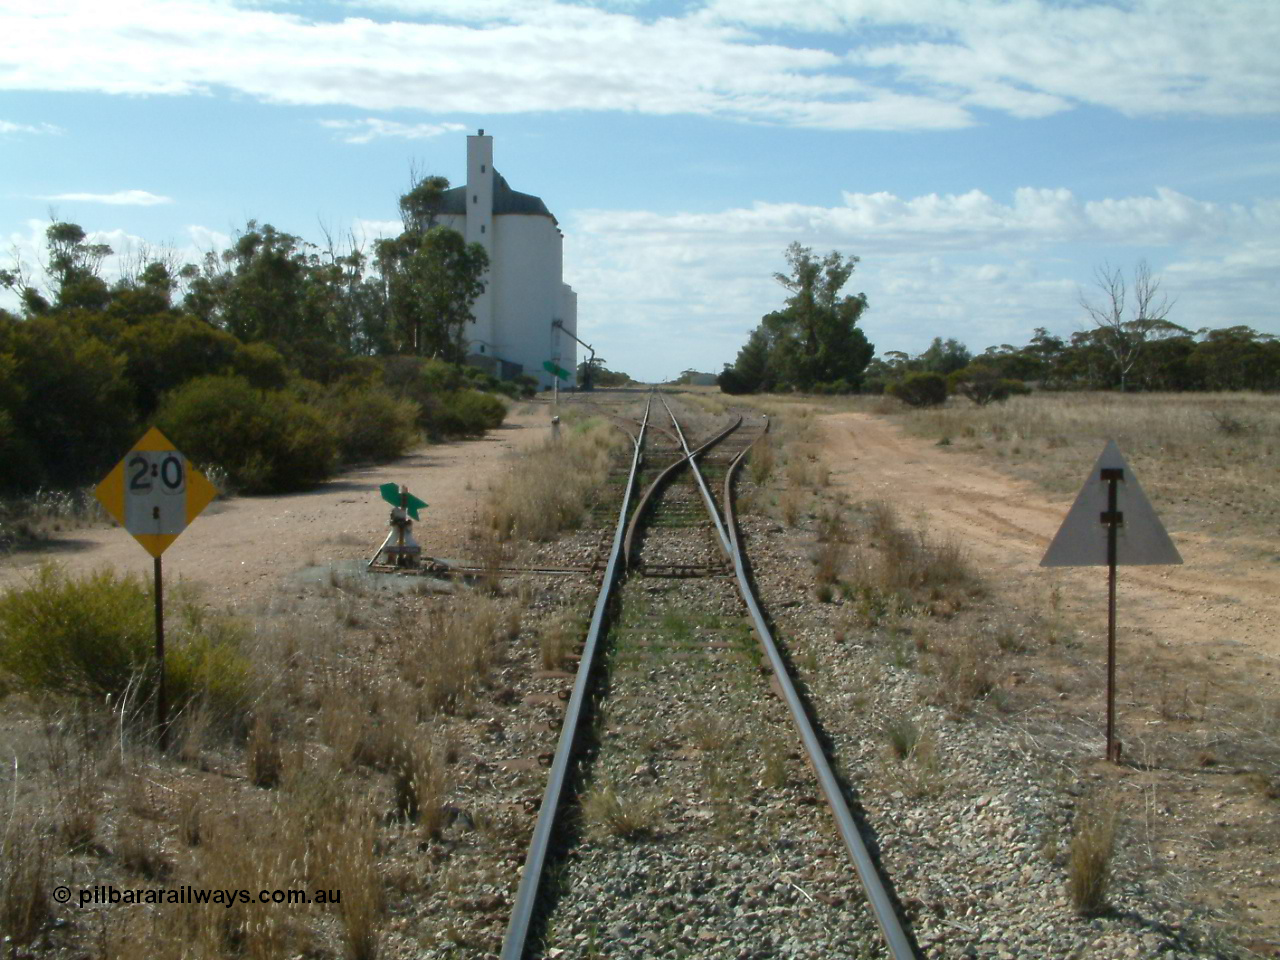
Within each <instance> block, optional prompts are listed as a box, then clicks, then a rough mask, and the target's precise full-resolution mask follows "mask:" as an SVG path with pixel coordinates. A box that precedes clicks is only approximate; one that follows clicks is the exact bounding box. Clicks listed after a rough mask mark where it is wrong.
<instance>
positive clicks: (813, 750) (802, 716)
mask: <svg viewBox="0 0 1280 960" xmlns="http://www.w3.org/2000/svg"><path fill="white" fill-rule="evenodd" d="M768 430H769V424H768V422H767V421H766V422H765V432H766V433H767V432H768ZM761 436H764V434H763V433H762V434H761ZM756 439H757V440H758V439H759V437H757V438H756ZM751 446H754V442H753V443H752V445H751ZM751 446H748V447H746V448H745V449H744V450H743V451H742V452H741V453H740V454H738V456H737V457H736V458H735V459H734V461H733V463H731V464H730V465H729V470H728V472H727V473H726V474H725V478H724V504H725V516H726V518H727V519H728V525H729V533H730V536H731V537H732V540H733V551H732V556H733V568H734V573H735V574H737V578H738V589H739V591H741V593H742V599H743V600H744V601H745V602H746V604H747V609H748V610H749V611H750V612H751V620H752V623H753V624H754V625H755V629H756V633H757V635H758V636H759V637H760V645H761V646H762V647H764V650H765V654H766V655H767V656H768V657H769V663H770V665H771V666H772V667H773V674H774V677H775V678H776V680H777V682H778V687H779V688H780V689H781V691H782V696H783V699H784V700H785V701H786V704H787V707H788V708H789V709H790V710H791V719H792V721H793V722H794V723H795V725H796V729H797V730H798V731H799V733H800V739H801V740H803V741H804V748H805V751H806V752H807V753H808V755H809V763H810V764H811V765H812V766H813V770H814V772H815V773H816V774H817V775H818V783H819V784H820V785H821V786H822V792H823V793H824V794H825V795H826V798H827V803H828V805H830V807H831V812H832V814H833V815H834V816H835V819H836V826H837V827H838V828H839V830H840V836H841V838H842V839H843V840H844V845H845V847H846V848H847V849H848V851H849V856H850V857H851V858H852V859H853V865H854V868H855V869H856V870H857V871H858V876H859V878H860V879H861V880H862V886H863V888H864V889H865V890H866V892H867V900H868V902H869V903H870V904H871V909H872V912H874V913H875V917H876V922H877V923H878V924H879V925H880V930H881V932H882V933H883V934H884V939H885V943H886V944H887V945H888V947H889V953H890V954H891V955H892V956H893V958H894V960H917V958H918V956H919V955H918V954H917V953H916V950H915V947H914V946H912V943H911V939H910V938H909V937H908V936H907V933H906V930H905V929H904V928H903V926H902V921H901V919H900V918H899V917H898V912H897V910H896V909H895V908H894V903H893V898H892V897H890V896H889V891H888V890H887V889H886V888H885V885H884V880H883V879H882V878H881V876H880V871H879V869H878V868H877V867H876V863H875V861H874V860H873V859H872V858H871V852H870V851H869V850H868V849H867V845H866V843H865V841H864V840H863V839H862V833H861V832H860V831H859V830H858V825H857V823H856V822H855V821H854V819H853V814H852V813H851V812H850V810H849V805H848V804H847V803H845V799H844V792H843V791H842V790H841V789H840V784H839V782H838V781H837V780H836V777H835V773H834V772H833V771H832V770H831V764H830V763H828V762H827V754H826V751H824V750H823V749H822V743H821V741H820V740H819V739H818V735H817V732H816V731H815V730H814V729H813V724H812V723H811V722H810V721H809V713H808V711H807V710H806V709H805V706H804V702H803V701H802V700H801V699H800V695H799V694H798V693H797V692H796V688H795V684H793V683H792V682H791V675H790V674H789V673H788V672H787V666H786V664H785V663H784V662H783V660H782V654H781V653H779V652H778V646H777V644H776V643H774V641H773V634H772V633H770V632H769V627H768V625H767V624H766V623H765V619H764V614H763V613H761V611H760V607H759V605H758V604H757V603H756V599H755V593H754V591H753V590H752V589H751V584H750V581H749V580H748V579H747V571H746V567H745V566H744V564H743V561H742V551H741V549H740V546H739V542H738V529H737V528H738V524H737V518H736V517H735V516H734V512H733V494H732V490H733V476H734V472H735V471H736V470H737V469H738V467H739V466H741V464H742V461H743V459H744V458H745V457H746V454H747V451H748V450H750V449H751ZM695 469H696V467H695Z"/></svg>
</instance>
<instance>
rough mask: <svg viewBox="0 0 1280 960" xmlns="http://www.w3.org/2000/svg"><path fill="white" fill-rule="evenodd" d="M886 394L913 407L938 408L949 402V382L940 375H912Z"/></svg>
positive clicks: (896, 384) (888, 389) (889, 389)
mask: <svg viewBox="0 0 1280 960" xmlns="http://www.w3.org/2000/svg"><path fill="white" fill-rule="evenodd" d="M885 392H886V393H888V394H889V395H890V396H891V397H897V398H898V399H899V400H901V401H902V402H903V403H905V404H907V405H908V406H912V407H936V406H939V405H940V404H943V403H945V402H946V400H947V381H946V380H945V379H944V378H943V376H942V374H940V373H912V374H909V375H908V376H907V377H906V378H905V379H904V380H901V381H899V382H898V383H891V384H890V385H889V386H888V387H887V388H886V389H885Z"/></svg>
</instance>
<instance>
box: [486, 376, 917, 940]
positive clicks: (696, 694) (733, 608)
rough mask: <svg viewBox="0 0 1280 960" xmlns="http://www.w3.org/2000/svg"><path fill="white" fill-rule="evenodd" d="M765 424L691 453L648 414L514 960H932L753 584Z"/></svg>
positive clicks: (543, 813) (737, 426)
mask: <svg viewBox="0 0 1280 960" xmlns="http://www.w3.org/2000/svg"><path fill="white" fill-rule="evenodd" d="M659 405H660V406H661V407H662V408H665V410H663V411H662V413H664V414H665V417H664V418H663V419H664V420H665V419H667V418H669V419H670V422H671V424H672V427H671V430H670V433H672V434H674V435H675V436H676V437H677V438H678V440H679V448H678V452H675V451H673V450H672V445H671V444H670V442H669V438H668V437H661V438H655V433H656V431H655V430H654V427H655V423H653V422H652V421H653V420H655V419H657V417H658V416H659ZM766 428H767V421H763V420H762V419H761V418H757V417H752V418H750V419H747V418H744V417H743V416H742V415H740V414H735V415H734V419H733V420H732V422H728V423H725V422H724V419H723V418H721V422H720V423H719V424H718V425H717V426H716V428H715V429H714V430H713V431H707V430H705V429H703V433H704V435H707V434H709V437H708V439H706V440H704V441H702V442H701V443H698V444H697V445H690V444H689V443H688V442H687V441H686V431H687V429H689V428H688V426H687V425H686V426H682V424H681V423H680V421H679V420H678V419H677V417H676V416H675V413H674V412H673V411H672V410H671V408H670V407H669V406H668V405H667V404H666V401H665V399H662V398H659V402H658V403H655V402H654V399H653V397H652V396H651V397H650V398H649V400H648V402H647V403H646V409H645V414H644V417H643V419H642V420H641V422H640V423H639V425H638V426H637V428H636V429H635V431H634V432H633V433H632V436H633V441H634V451H633V456H632V469H631V472H630V475H629V476H628V479H627V482H626V484H625V486H624V491H625V492H624V495H623V497H622V503H621V505H620V508H619V512H618V525H617V528H616V530H615V533H614V536H613V541H612V549H611V552H610V555H609V559H608V563H607V566H606V568H605V572H604V576H603V582H602V585H601V589H600V593H599V595H598V597H597V600H596V603H595V608H594V612H593V616H592V620H591V625H590V628H589V630H588V633H587V637H586V640H585V644H584V648H583V652H582V657H581V660H580V663H579V667H578V672H577V675H576V678H575V682H574V686H573V690H572V693H571V694H570V698H569V703H568V706H567V709H566V711H565V715H564V722H563V726H562V728H561V732H560V739H559V746H558V749H557V750H556V753H555V757H554V759H553V760H552V763H551V769H550V771H549V775H548V781H547V786H546V790H545V792H544V794H543V798H542V803H541V806H540V808H539V815H538V820H537V823H536V825H535V828H534V833H533V839H532V842H531V844H530V847H529V852H528V854H527V856H526V858H525V863H524V869H523V873H522V876H521V880H520V885H519V890H518V892H517V895H516V900H515V904H514V907H513V910H512V913H511V917H510V921H509V925H508V929H507V934H506V938H505V940H504V943H503V948H502V957H503V958H504V960H522V958H525V957H542V956H548V957H556V956H561V955H564V956H667V955H670V956H690V957H692V956H699V957H702V956H705V957H724V956H729V957H734V956H736V957H740V958H752V957H761V958H763V957H772V956H778V955H785V956H797V957H801V956H803V957H820V956H833V957H834V956H848V957H883V956H889V957H892V958H894V960H903V958H910V957H916V956H917V953H916V952H915V949H914V946H913V944H912V942H911V939H910V937H909V936H908V934H907V933H906V931H905V930H904V929H903V927H902V925H901V923H900V921H899V918H898V914H897V911H896V909H895V905H894V901H893V899H892V897H891V895H890V894H889V893H888V891H887V890H886V889H885V885H884V883H883V882H882V880H881V877H880V875H879V873H878V870H877V868H876V865H875V862H874V860H873V858H872V856H871V854H870V852H869V851H868V850H867V847H866V844H865V843H864V842H863V840H862V837H861V835H860V834H859V831H858V827H857V824H856V822H855V821H854V818H853V816H852V814H851V813H850V810H849V807H848V804H847V803H846V800H845V796H844V793H843V791H842V789H841V786H840V784H839V782H838V780H837V779H836V776H835V774H834V773H833V771H832V770H831V767H830V764H829V763H828V762H827V759H826V756H825V753H824V751H823V747H822V743H821V740H820V739H819V736H818V734H817V732H816V731H815V730H814V728H813V726H812V724H811V723H810V720H809V716H808V713H807V711H806V709H805V706H804V704H803V702H802V700H801V698H800V696H799V694H798V693H797V692H796V690H795V688H794V685H793V684H792V682H791V680H790V677H789V675H788V673H787V669H786V665H785V662H784V659H783V655H782V653H781V652H780V651H779V649H778V647H777V645H776V644H775V643H774V641H773V638H772V635H771V633H770V630H769V626H768V623H767V621H766V617H765V615H764V613H763V611H762V610H761V609H760V607H759V604H758V603H757V601H756V599H755V597H754V593H753V591H752V588H751V583H750V573H749V565H748V563H747V561H746V560H745V558H744V557H743V555H742V552H741V549H740V546H739V542H738V534H737V529H736V524H735V522H734V517H733V511H732V487H733V479H734V474H735V471H736V470H737V468H738V467H739V466H740V465H741V463H742V462H743V459H744V456H745V454H746V452H747V450H748V449H749V448H750V445H751V443H753V442H754V441H755V439H757V438H758V437H759V436H761V435H762V434H763V433H764V431H765V429H766ZM700 429H701V428H700ZM664 432H665V431H664ZM663 441H667V442H663ZM650 461H656V462H653V463H651V462H650ZM704 473H705V474H707V475H709V476H711V477H713V478H714V479H713V482H716V481H721V480H722V482H723V492H722V493H721V495H720V500H719V502H718V503H717V500H716V495H715V493H714V492H713V489H712V486H711V484H709V483H708V481H707V476H704ZM642 486H644V487H645V489H644V491H643V493H641V492H640V490H641V487H642ZM766 675H771V681H770V684H771V686H772V691H773V695H772V696H771V695H770V693H769V690H768V689H767V688H766V687H765V684H764V677H765V676H766ZM788 727H790V728H791V729H792V732H791V733H790V734H788V733H787V732H786V730H787V729H788ZM796 734H798V735H799V738H800V741H801V743H802V744H803V751H804V752H803V759H802V754H801V752H800V750H798V749H796V748H795V746H794V745H793V742H794V737H795V735H796ZM805 761H807V764H806V762H805ZM819 791H820V792H821V794H822V795H823V796H824V797H825V799H826V801H827V806H828V807H829V809H830V810H831V812H832V816H830V817H828V816H826V815H825V813H824V812H823V811H822V809H821V806H820V805H819V804H818V801H817V794H818V792H819ZM833 820H834V827H835V831H834V832H835V834H836V835H838V840H837V845H843V847H844V849H845V851H846V853H847V855H848V859H849V860H852V861H853V864H854V866H855V868H856V870H857V874H858V876H859V878H860V881H861V890H860V891H859V890H858V889H854V888H852V887H851V884H850V878H849V874H848V869H847V865H848V860H843V861H842V858H840V856H839V855H838V854H836V853H835V852H834V851H833V850H832V849H831V840H832V839H835V838H834V837H832V834H833V830H832V826H833ZM841 862H843V864H844V866H843V867H841ZM797 876H799V877H802V878H804V881H805V882H803V883H798V882H796V880H795V879H785V880H779V879H777V878H778V877H784V878H793V877H797ZM864 896H865V899H864ZM868 907H869V909H868ZM557 951H558V952H557Z"/></svg>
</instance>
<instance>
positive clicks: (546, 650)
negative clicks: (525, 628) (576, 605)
mask: <svg viewBox="0 0 1280 960" xmlns="http://www.w3.org/2000/svg"><path fill="white" fill-rule="evenodd" d="M585 633H586V630H585V628H584V627H583V625H582V622H581V620H580V619H579V618H578V617H577V616H576V615H573V614H569V613H562V614H558V615H556V616H553V617H550V618H549V619H548V620H547V622H546V624H545V625H544V626H543V628H542V629H541V630H540V631H539V632H538V658H539V661H540V662H541V664H542V669H543V670H563V669H564V668H565V667H567V666H568V665H569V656H570V654H572V653H573V651H574V649H575V648H576V646H577V644H578V641H579V640H581V639H582V637H583V635H584V634H585Z"/></svg>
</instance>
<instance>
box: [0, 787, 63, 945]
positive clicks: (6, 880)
mask: <svg viewBox="0 0 1280 960" xmlns="http://www.w3.org/2000/svg"><path fill="white" fill-rule="evenodd" d="M50 848H51V843H50V841H49V838H48V837H47V836H45V835H44V833H43V832H42V831H41V830H40V829H39V828H38V826H37V825H36V823H35V822H34V821H33V820H32V819H30V818H27V817H25V816H23V815H21V814H20V813H19V811H17V810H15V809H13V808H12V807H11V808H10V809H9V810H8V811H7V816H6V817H5V820H4V827H3V829H0V942H4V941H8V942H10V943H12V944H14V945H15V946H21V945H23V944H26V943H30V942H31V940H32V939H34V938H35V936H36V934H37V933H39V932H40V929H41V927H42V926H43V925H44V922H45V920H46V919H47V918H48V916H49V871H50V868H51V863H52V850H51V849H50ZM15 955H16V951H15Z"/></svg>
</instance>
